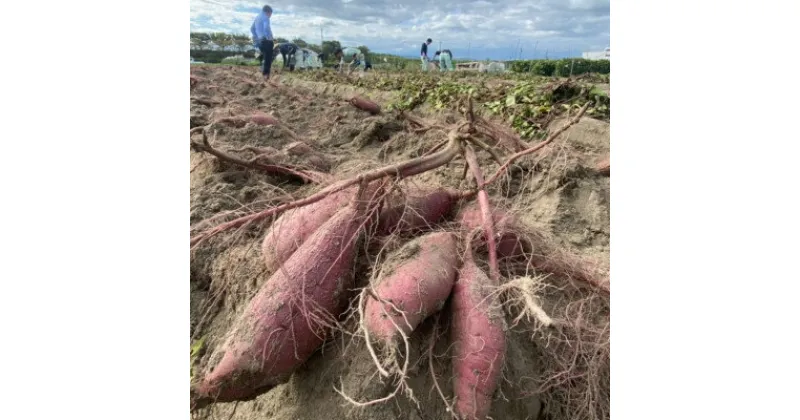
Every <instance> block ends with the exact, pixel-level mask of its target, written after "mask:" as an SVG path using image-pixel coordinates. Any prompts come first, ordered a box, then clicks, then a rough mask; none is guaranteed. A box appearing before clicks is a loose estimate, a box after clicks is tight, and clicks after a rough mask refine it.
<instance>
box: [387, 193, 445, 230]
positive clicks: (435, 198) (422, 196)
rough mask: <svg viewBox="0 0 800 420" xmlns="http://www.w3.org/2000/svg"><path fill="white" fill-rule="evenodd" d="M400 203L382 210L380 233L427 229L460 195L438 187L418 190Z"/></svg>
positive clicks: (440, 217) (438, 219) (443, 214)
mask: <svg viewBox="0 0 800 420" xmlns="http://www.w3.org/2000/svg"><path fill="white" fill-rule="evenodd" d="M405 198H406V199H405V202H401V203H398V204H396V205H394V206H391V207H388V208H386V209H384V210H383V211H381V214H380V217H379V219H378V233H379V234H382V235H388V234H391V233H395V232H397V233H410V232H414V231H420V230H425V229H427V228H429V227H430V226H431V225H433V224H435V223H436V222H438V221H440V220H441V219H442V217H444V216H445V215H446V214H447V213H449V212H450V210H452V208H453V206H454V205H455V204H456V203H457V202H458V199H459V196H458V195H457V194H456V193H455V192H453V191H450V190H447V189H444V188H437V189H435V190H432V191H416V192H412V193H410V194H408V195H407V196H406V197H405Z"/></svg>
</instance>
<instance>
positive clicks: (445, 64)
mask: <svg viewBox="0 0 800 420" xmlns="http://www.w3.org/2000/svg"><path fill="white" fill-rule="evenodd" d="M437 58H438V59H439V71H453V70H455V68H453V53H452V52H450V50H441V51H436V53H435V54H433V59H434V60H436V59H437Z"/></svg>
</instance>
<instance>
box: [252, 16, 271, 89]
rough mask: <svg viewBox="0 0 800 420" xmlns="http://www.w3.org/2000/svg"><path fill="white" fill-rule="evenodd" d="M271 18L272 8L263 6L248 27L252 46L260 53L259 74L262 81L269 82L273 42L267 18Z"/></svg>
mask: <svg viewBox="0 0 800 420" xmlns="http://www.w3.org/2000/svg"><path fill="white" fill-rule="evenodd" d="M270 17H272V8H271V7H269V6H264V8H262V9H261V13H259V14H258V16H256V18H255V20H253V25H252V26H250V33H251V34H252V35H253V45H254V46H255V47H256V48H258V49H259V51H261V56H262V57H263V60H262V61H261V73H262V74H263V75H264V80H269V72H270V68H271V67H272V48H273V46H274V43H275V41H274V40H273V37H272V28H271V27H270V25H269V18H270Z"/></svg>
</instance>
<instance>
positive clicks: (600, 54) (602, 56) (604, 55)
mask: <svg viewBox="0 0 800 420" xmlns="http://www.w3.org/2000/svg"><path fill="white" fill-rule="evenodd" d="M583 58H585V59H587V60H611V47H607V48H606V49H605V50H604V51H589V52H585V53H583Z"/></svg>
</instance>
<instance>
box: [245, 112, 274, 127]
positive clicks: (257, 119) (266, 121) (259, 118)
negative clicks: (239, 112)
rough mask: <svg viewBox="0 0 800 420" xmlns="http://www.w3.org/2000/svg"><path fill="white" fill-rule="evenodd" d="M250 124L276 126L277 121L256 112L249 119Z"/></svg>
mask: <svg viewBox="0 0 800 420" xmlns="http://www.w3.org/2000/svg"><path fill="white" fill-rule="evenodd" d="M250 122H252V123H253V124H256V125H278V124H280V123H279V122H278V120H276V119H275V118H274V117H272V116H270V115H267V114H264V113H263V112H256V113H255V114H253V115H252V116H251V117H250Z"/></svg>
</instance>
